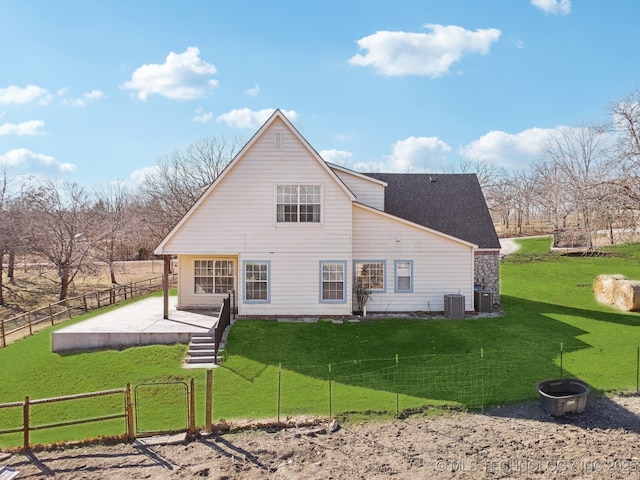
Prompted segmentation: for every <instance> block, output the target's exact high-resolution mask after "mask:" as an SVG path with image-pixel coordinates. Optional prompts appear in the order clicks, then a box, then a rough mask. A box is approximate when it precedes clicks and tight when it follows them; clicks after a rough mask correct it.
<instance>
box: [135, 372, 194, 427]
mask: <svg viewBox="0 0 640 480" xmlns="http://www.w3.org/2000/svg"><path fill="white" fill-rule="evenodd" d="M134 403H135V407H136V416H135V418H136V436H147V435H155V434H160V433H171V432H182V431H187V430H189V387H188V386H187V384H186V383H184V382H161V383H141V384H139V385H136V388H135V390H134Z"/></svg>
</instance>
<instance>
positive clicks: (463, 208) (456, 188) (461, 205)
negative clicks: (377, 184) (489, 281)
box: [366, 173, 500, 249]
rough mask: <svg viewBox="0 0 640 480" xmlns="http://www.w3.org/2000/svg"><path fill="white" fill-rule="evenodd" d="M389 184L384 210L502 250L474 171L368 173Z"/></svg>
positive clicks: (480, 245) (483, 247) (484, 245)
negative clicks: (460, 172)
mask: <svg viewBox="0 0 640 480" xmlns="http://www.w3.org/2000/svg"><path fill="white" fill-rule="evenodd" d="M366 175H367V176H369V177H372V178H375V179H377V180H381V181H383V182H386V183H387V188H386V189H385V197H384V211H385V212H386V213H389V214H391V215H394V216H396V217H400V218H403V219H405V220H409V221H410V222H413V223H417V224H419V225H423V226H425V227H428V228H431V229H433V230H438V231H440V232H443V233H446V234H447V235H451V236H453V237H457V238H461V239H463V240H466V241H468V242H471V243H474V244H476V245H478V247H479V248H480V249H500V241H499V239H498V235H497V234H496V230H495V227H494V226H493V220H492V219H491V215H490V214H489V209H488V208H487V202H486V201H485V199H484V195H483V194H482V188H481V187H480V183H479V182H478V177H477V176H476V175H475V174H474V173H463V174H420V173H418V174H416V173H367V174H366Z"/></svg>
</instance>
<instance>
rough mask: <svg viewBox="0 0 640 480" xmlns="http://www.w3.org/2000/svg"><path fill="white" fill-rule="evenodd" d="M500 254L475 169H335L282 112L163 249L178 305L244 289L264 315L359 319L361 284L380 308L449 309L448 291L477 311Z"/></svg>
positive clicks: (211, 301)
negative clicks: (477, 298)
mask: <svg viewBox="0 0 640 480" xmlns="http://www.w3.org/2000/svg"><path fill="white" fill-rule="evenodd" d="M461 215H462V217H461ZM499 249H500V245H499V242H498V238H497V235H496V233H495V230H494V228H493V224H492V222H491V218H490V216H489V212H488V210H487V207H486V203H485V202H484V198H483V197H482V192H481V190H480V186H479V184H478V181H477V178H476V177H475V175H437V176H434V175H431V176H428V175H413V174H362V173H358V172H354V171H351V170H348V169H345V168H343V167H339V166H336V165H331V164H328V163H327V162H325V161H324V160H323V159H322V158H321V157H320V156H319V155H318V153H317V152H316V151H315V150H314V149H313V148H312V147H311V146H310V145H309V144H308V142H307V141H306V140H305V139H304V138H303V137H302V135H300V133H299V132H298V131H297V130H296V129H295V127H294V126H293V125H292V124H291V123H290V122H289V120H288V119H287V118H286V117H285V116H284V115H283V114H282V112H281V111H279V110H276V111H275V112H274V114H273V115H272V116H271V117H270V118H269V120H267V122H266V123H265V124H264V125H263V126H262V127H261V128H260V129H259V130H258V131H257V133H256V134H255V135H254V136H253V137H252V138H251V139H250V140H249V142H248V143H247V144H246V145H245V146H244V148H243V149H242V150H241V151H240V152H239V153H238V155H237V156H236V157H235V158H234V159H233V161H232V162H231V163H230V164H229V165H228V166H227V168H226V169H225V170H224V171H223V172H222V173H221V174H220V176H219V177H218V178H217V179H216V180H215V182H214V183H212V184H211V185H210V186H209V187H208V188H207V190H206V191H205V192H204V193H203V194H202V196H201V197H200V198H199V199H198V201H197V202H196V203H195V204H194V205H193V207H192V208H191V209H190V210H189V212H188V213H187V214H186V215H185V216H184V217H183V218H182V220H181V221H180V222H179V223H178V224H177V225H176V227H175V228H174V229H173V230H172V231H171V232H170V233H169V234H168V235H167V237H166V238H165V239H164V240H163V241H162V242H161V243H160V245H159V246H158V247H157V249H156V251H155V253H156V254H158V255H164V256H165V259H168V258H169V256H174V255H176V256H177V257H178V265H179V267H178V268H179V270H178V277H179V284H178V308H184V309H188V308H203V307H207V306H212V305H216V304H218V303H219V302H220V296H221V295H226V294H227V292H229V291H231V290H233V291H235V292H236V296H237V307H238V314H239V315H240V316H248V317H258V316H259V317H263V316H285V315H286V316H319V315H322V316H342V315H350V314H351V313H352V312H353V311H354V310H358V305H357V301H356V300H357V298H356V295H355V294H354V287H355V286H356V285H366V287H367V289H368V293H369V299H368V301H367V303H366V307H367V310H368V311H369V312H408V311H431V312H438V311H440V312H441V311H443V310H444V295H446V294H461V295H463V296H464V298H465V305H464V308H465V310H467V311H469V310H473V308H474V306H473V293H474V287H477V285H478V283H482V287H483V288H485V289H488V290H492V291H493V292H495V293H496V294H497V292H498V286H499V283H498V256H497V255H498V252H499ZM165 313H166V312H165Z"/></svg>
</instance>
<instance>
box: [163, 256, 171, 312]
mask: <svg viewBox="0 0 640 480" xmlns="http://www.w3.org/2000/svg"><path fill="white" fill-rule="evenodd" d="M162 258H163V260H164V270H163V272H162V290H163V295H164V299H163V300H164V305H163V307H164V315H163V317H162V318H164V319H165V320H167V319H168V318H169V270H170V267H171V256H170V255H163V256H162Z"/></svg>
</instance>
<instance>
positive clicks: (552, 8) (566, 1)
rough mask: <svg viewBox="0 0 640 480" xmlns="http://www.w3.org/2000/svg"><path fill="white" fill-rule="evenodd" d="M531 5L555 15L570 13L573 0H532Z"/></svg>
mask: <svg viewBox="0 0 640 480" xmlns="http://www.w3.org/2000/svg"><path fill="white" fill-rule="evenodd" d="M531 5H533V6H534V7H537V8H539V9H540V10H542V11H543V12H545V13H552V14H554V15H568V14H569V13H570V12H571V0H531Z"/></svg>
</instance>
